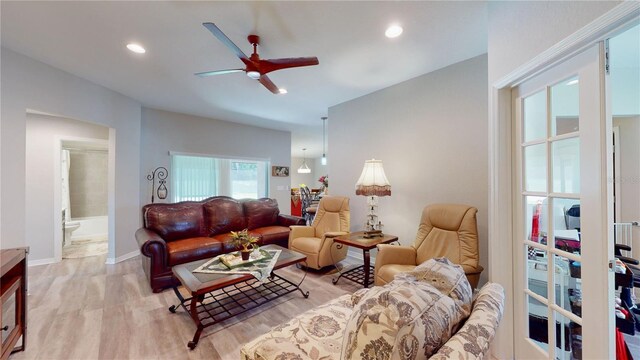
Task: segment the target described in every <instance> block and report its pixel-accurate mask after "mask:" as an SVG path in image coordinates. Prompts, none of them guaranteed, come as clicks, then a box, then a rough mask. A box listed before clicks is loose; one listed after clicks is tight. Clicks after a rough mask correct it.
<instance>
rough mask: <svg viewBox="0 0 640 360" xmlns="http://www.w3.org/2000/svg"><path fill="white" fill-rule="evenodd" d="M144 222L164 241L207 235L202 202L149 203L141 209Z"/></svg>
mask: <svg viewBox="0 0 640 360" xmlns="http://www.w3.org/2000/svg"><path fill="white" fill-rule="evenodd" d="M143 214H144V224H145V227H146V228H147V229H149V230H152V231H154V232H156V233H157V234H158V235H160V236H161V237H162V238H163V239H164V240H165V241H172V240H177V239H186V238H192V237H199V236H204V235H207V234H206V232H205V225H204V216H203V212H202V204H201V203H199V202H194V201H185V202H180V203H175V204H149V205H145V206H144V209H143Z"/></svg>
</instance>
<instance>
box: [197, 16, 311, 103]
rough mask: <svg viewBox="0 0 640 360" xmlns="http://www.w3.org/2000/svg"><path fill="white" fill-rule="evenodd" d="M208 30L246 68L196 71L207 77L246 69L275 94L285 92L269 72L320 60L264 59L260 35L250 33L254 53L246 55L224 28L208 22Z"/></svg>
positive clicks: (252, 76) (303, 58) (245, 70)
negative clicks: (272, 79) (275, 82)
mask: <svg viewBox="0 0 640 360" xmlns="http://www.w3.org/2000/svg"><path fill="white" fill-rule="evenodd" d="M202 25H203V26H204V27H205V28H207V30H209V31H210V32H211V33H212V34H213V36H215V37H216V38H218V40H220V42H222V43H223V44H224V45H225V46H226V47H227V48H229V50H231V51H232V52H234V53H235V54H236V56H237V57H238V58H239V59H240V61H242V62H243V63H244V65H245V68H244V69H230V70H215V71H205V72H200V73H196V74H195V75H196V76H199V77H207V76H213V75H222V74H229V73H232V72H239V71H244V72H246V73H247V76H248V77H250V78H252V79H254V80H258V81H259V82H260V83H261V84H262V85H263V86H264V87H266V88H267V89H268V90H269V91H271V92H272V93H274V94H285V93H286V91H285V92H282V91H281V90H280V88H278V87H277V86H276V85H275V84H274V83H273V82H272V81H271V79H269V77H267V74H268V73H270V72H272V71H277V70H282V69H288V68H293V67H301V66H313V65H318V64H319V63H320V62H319V61H318V58H317V57H300V58H283V59H270V60H263V59H260V55H258V45H260V37H259V36H258V35H249V36H247V40H249V43H250V44H251V45H253V53H252V54H251V56H247V55H245V53H244V52H242V50H240V48H239V47H238V46H237V45H236V44H234V43H233V41H231V39H229V38H228V37H227V35H225V34H224V33H223V32H222V30H220V29H219V28H218V27H217V26H216V25H215V24H214V23H211V22H206V23H203V24H202Z"/></svg>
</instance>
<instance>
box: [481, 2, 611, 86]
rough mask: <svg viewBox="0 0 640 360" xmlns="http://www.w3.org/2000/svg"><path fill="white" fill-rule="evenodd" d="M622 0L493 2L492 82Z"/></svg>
mask: <svg viewBox="0 0 640 360" xmlns="http://www.w3.org/2000/svg"><path fill="white" fill-rule="evenodd" d="M618 3H619V1H490V2H489V6H488V25H489V29H488V39H487V46H488V56H489V84H492V83H493V82H495V81H496V80H498V79H500V78H501V77H503V76H505V75H507V74H508V73H510V72H511V71H513V70H515V69H516V68H518V67H519V66H520V65H522V64H524V63H526V62H527V61H529V60H531V59H532V58H534V57H535V56H536V55H538V54H540V53H541V52H543V51H544V50H546V49H548V48H550V47H551V46H553V45H555V44H556V43H558V42H559V41H560V40H562V39H564V38H566V37H567V36H569V35H571V34H573V33H574V32H576V31H577V30H578V29H580V28H582V27H583V26H585V25H587V24H588V23H590V22H591V21H592V20H594V19H595V18H597V17H599V16H600V15H602V14H604V13H605V12H607V11H608V10H610V9H612V8H613V7H615V6H616V5H617V4H618Z"/></svg>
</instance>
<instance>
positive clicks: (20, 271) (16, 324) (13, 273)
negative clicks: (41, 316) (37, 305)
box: [0, 248, 29, 360]
mask: <svg viewBox="0 0 640 360" xmlns="http://www.w3.org/2000/svg"><path fill="white" fill-rule="evenodd" d="M28 252H29V248H17V249H6V250H0V264H1V265H0V268H1V272H2V277H1V278H0V288H1V293H0V302H1V303H2V312H1V313H0V328H1V329H0V331H2V347H1V349H2V350H1V353H0V359H1V360H4V359H7V358H8V357H9V355H10V354H11V353H12V352H14V351H21V350H24V348H25V344H26V338H27V335H26V334H27V253H28ZM20 337H22V344H21V345H20V346H19V347H16V344H17V342H18V340H19V339H20Z"/></svg>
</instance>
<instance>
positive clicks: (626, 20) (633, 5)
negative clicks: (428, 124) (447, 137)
mask: <svg viewBox="0 0 640 360" xmlns="http://www.w3.org/2000/svg"><path fill="white" fill-rule="evenodd" d="M639 16H640V2H634V1H626V2H623V3H621V4H620V5H618V6H616V7H615V8H613V9H611V10H610V11H608V12H607V13H605V14H604V15H602V16H600V17H599V18H597V19H595V20H594V21H593V22H591V23H590V24H588V25H587V26H585V27H583V28H582V29H580V30H578V31H577V32H575V33H573V34H572V35H570V36H568V37H567V38H565V39H564V40H562V41H560V42H559V43H557V44H556V45H554V46H552V47H551V48H549V49H548V50H546V51H544V52H542V53H541V54H539V55H538V56H536V57H534V58H533V59H531V60H530V61H528V62H527V63H525V64H523V65H522V66H520V67H518V68H517V69H515V70H514V71H512V72H511V73H509V74H507V75H506V76H504V77H502V78H501V79H499V80H498V81H496V82H494V83H493V84H491V85H490V87H491V89H490V91H489V104H490V107H489V134H488V135H489V176H490V178H489V187H490V188H489V249H490V252H489V279H490V281H493V282H497V283H500V284H501V285H503V286H504V288H505V295H506V299H505V313H504V317H503V319H502V322H501V325H500V327H499V329H498V332H497V335H496V338H495V341H494V344H493V346H492V350H491V352H492V356H495V357H497V358H500V359H506V358H513V357H514V335H513V334H514V329H513V327H514V326H513V322H514V316H513V311H514V307H513V294H514V290H513V275H512V272H511V271H508V270H510V269H513V260H512V254H513V244H512V243H513V241H512V238H511V237H512V226H511V224H512V214H513V202H512V189H513V181H515V179H513V177H512V170H513V169H512V164H513V162H512V157H511V150H512V140H513V139H512V130H511V129H512V120H513V115H514V114H513V111H512V108H511V87H512V86H515V85H517V84H519V83H521V82H523V81H525V80H527V79H529V78H531V77H533V76H535V75H537V74H539V73H541V72H543V71H545V70H546V69H548V68H550V67H551V66H553V65H555V64H558V63H560V62H562V61H563V60H565V59H567V58H570V57H571V56H572V55H574V54H576V53H578V52H580V51H582V50H584V49H585V48H587V47H589V46H592V45H594V44H595V43H597V42H598V41H602V40H604V39H606V38H607V37H609V36H611V34H612V33H613V32H614V31H621V28H622V27H623V26H625V25H630V24H631V23H632V22H634V21H636V19H637V18H638V17H639Z"/></svg>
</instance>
